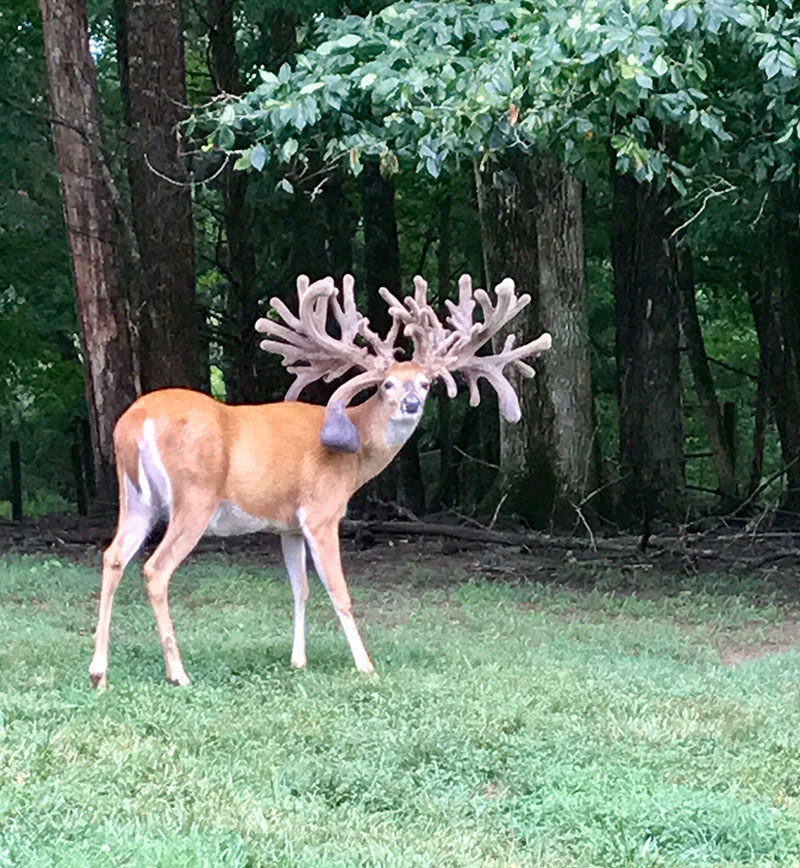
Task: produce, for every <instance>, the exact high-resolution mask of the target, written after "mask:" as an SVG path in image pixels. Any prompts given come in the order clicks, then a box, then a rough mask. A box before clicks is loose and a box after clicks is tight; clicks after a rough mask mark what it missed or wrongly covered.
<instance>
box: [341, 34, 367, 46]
mask: <svg viewBox="0 0 800 868" xmlns="http://www.w3.org/2000/svg"><path fill="white" fill-rule="evenodd" d="M359 42H361V37H360V36H359V35H358V34H357V33H345V35H344V36H340V37H339V38H338V39H337V40H336V45H337V46H338V47H339V48H353V46H355V45H358V43H359Z"/></svg>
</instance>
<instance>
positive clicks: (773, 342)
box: [746, 263, 800, 508]
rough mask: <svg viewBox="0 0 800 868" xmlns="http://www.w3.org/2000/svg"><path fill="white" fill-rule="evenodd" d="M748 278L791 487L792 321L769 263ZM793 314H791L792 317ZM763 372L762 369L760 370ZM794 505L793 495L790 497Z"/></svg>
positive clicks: (797, 387)
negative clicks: (775, 291) (788, 347)
mask: <svg viewBox="0 0 800 868" xmlns="http://www.w3.org/2000/svg"><path fill="white" fill-rule="evenodd" d="M762 266H763V267H762V268H759V269H758V270H757V271H754V272H753V273H752V274H750V275H748V277H747V279H746V287H747V294H748V298H749V300H750V309H751V310H752V313H753V320H754V322H755V326H756V333H757V335H758V345H759V352H760V354H761V365H763V368H764V371H763V373H764V378H765V382H766V393H767V395H768V398H769V404H770V406H771V409H772V411H773V413H774V416H775V426H776V428H777V429H778V439H779V441H780V444H781V459H782V461H783V464H784V466H785V467H786V475H787V488H788V489H789V491H791V490H792V488H793V486H795V485H800V480H799V479H798V474H800V466H799V465H800V460H798V456H800V424H799V423H798V420H800V379H799V378H798V376H797V371H796V369H795V368H794V366H793V365H792V364H791V358H792V355H791V353H787V352H786V351H785V346H786V331H787V329H789V330H790V329H791V322H790V321H789V322H784V321H783V315H784V314H787V316H788V313H787V312H786V311H785V310H784V309H783V306H782V298H780V297H779V298H778V300H777V301H776V299H775V297H774V295H773V290H772V287H773V283H777V282H778V281H777V280H776V278H775V274H774V272H772V271H771V270H770V267H769V265H768V264H766V263H762ZM790 319H791V318H790V317H789V320H790ZM760 373H761V372H760ZM787 506H790V508H791V499H790V498H787Z"/></svg>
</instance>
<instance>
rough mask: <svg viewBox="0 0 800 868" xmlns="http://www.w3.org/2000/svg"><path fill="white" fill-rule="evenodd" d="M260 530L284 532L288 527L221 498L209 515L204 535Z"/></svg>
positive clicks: (224, 534) (234, 533) (230, 534)
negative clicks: (252, 513)
mask: <svg viewBox="0 0 800 868" xmlns="http://www.w3.org/2000/svg"><path fill="white" fill-rule="evenodd" d="M260 530H269V531H272V532H274V533H286V531H288V530H289V527H288V525H285V524H283V523H281V522H279V521H272V520H271V519H268V518H262V517H261V516H259V515H250V513H249V512H245V511H244V510H243V509H240V508H239V507H238V506H237V505H236V504H235V503H232V502H231V501H230V500H223V501H222V503H220V505H219V506H218V507H217V509H216V512H215V513H214V515H212V516H211V521H210V522H209V523H208V527H207V528H206V530H205V533H206V536H236V535H237V534H243V533H256V532H258V531H260Z"/></svg>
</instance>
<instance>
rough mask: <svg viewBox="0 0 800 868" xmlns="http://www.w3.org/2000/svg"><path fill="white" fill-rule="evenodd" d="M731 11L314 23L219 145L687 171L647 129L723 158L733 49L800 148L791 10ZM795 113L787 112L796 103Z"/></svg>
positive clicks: (386, 15)
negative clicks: (611, 152)
mask: <svg viewBox="0 0 800 868" xmlns="http://www.w3.org/2000/svg"><path fill="white" fill-rule="evenodd" d="M780 7H781V8H780V9H779V11H777V12H775V13H774V14H770V13H769V11H768V8H767V6H766V5H765V4H761V3H757V2H744V0H743V2H734V0H703V2H693V3H692V2H687V3H676V2H663V0H649V2H640V3H633V4H620V3H617V2H613V0H596V2H593V3H582V2H581V3H577V2H576V3H572V4H564V3H559V2H555V0H549V2H542V3H533V2H524V3H517V2H509V0H502V2H497V3H467V2H461V3H424V2H401V3H395V4H392V5H391V6H388V7H386V8H385V9H383V10H381V11H380V12H379V13H377V14H374V15H370V16H367V17H366V18H360V17H356V16H349V17H347V18H343V19H328V18H322V19H321V21H320V24H319V28H318V38H319V40H321V41H319V44H318V45H317V46H316V47H315V48H314V49H312V50H309V51H305V52H303V53H301V54H299V55H297V57H296V58H295V66H294V68H291V67H290V66H289V65H288V64H285V65H284V66H282V67H281V69H280V70H279V71H278V73H277V74H274V73H272V72H268V71H263V70H262V72H261V77H262V81H261V83H260V84H258V85H257V86H256V87H255V88H254V89H253V90H252V92H250V93H249V94H247V95H246V96H245V97H243V98H242V99H240V100H233V101H231V102H229V103H228V104H227V105H225V106H224V108H222V109H221V111H218V112H217V113H216V115H215V118H214V119H215V121H216V129H215V131H214V133H213V141H214V142H215V143H216V145H218V146H219V147H222V148H224V149H234V148H236V147H237V146H238V147H240V148H241V155H240V157H239V160H238V163H237V165H238V166H239V167H240V168H246V167H249V166H252V167H253V168H256V169H258V170H260V169H262V168H263V166H264V165H265V164H266V162H267V160H268V159H275V160H277V161H279V162H282V163H288V162H290V161H292V160H293V159H295V158H296V156H297V155H298V153H299V152H302V147H301V142H307V141H308V140H309V138H311V139H312V140H313V139H315V138H316V139H317V145H318V146H322V147H324V149H325V151H326V153H327V155H328V156H329V157H330V158H339V157H340V156H341V155H343V154H349V159H350V163H351V167H352V168H353V169H354V170H355V171H357V170H358V167H359V164H360V159H361V156H362V154H379V155H381V157H382V160H383V164H384V167H385V169H386V170H388V171H392V170H393V169H394V168H396V166H397V160H398V158H400V159H403V158H413V159H415V160H416V164H417V169H418V170H424V171H427V172H428V173H429V174H431V175H433V176H434V177H436V176H438V175H439V174H440V172H441V170H442V168H443V166H444V165H445V164H447V163H448V162H451V161H453V160H457V159H459V158H463V157H481V156H483V155H485V154H486V153H487V152H488V151H494V150H498V149H502V148H508V147H522V148H532V147H540V148H541V147H548V148H553V149H555V150H557V151H559V152H561V153H562V154H563V155H564V157H565V158H566V159H567V161H568V162H572V163H575V162H578V161H580V159H581V156H582V155H585V154H586V152H587V150H589V149H591V148H592V147H593V145H592V142H593V140H594V139H596V138H599V139H601V140H602V141H604V142H606V143H609V144H610V145H611V146H612V147H613V148H614V149H615V151H616V152H617V155H618V163H619V166H620V168H621V169H622V170H626V171H633V172H635V174H636V175H637V177H639V178H641V179H650V178H652V177H654V176H656V175H663V174H665V173H666V174H668V175H669V177H670V179H671V180H672V181H673V183H675V184H676V186H678V187H679V188H681V189H682V188H683V181H682V180H681V178H682V176H685V175H686V174H688V173H689V169H688V167H686V166H684V165H682V164H680V163H678V162H676V161H674V160H673V159H672V158H671V157H670V156H669V155H668V154H667V153H665V151H664V150H663V149H662V148H659V147H658V143H657V142H656V141H654V129H653V123H659V124H662V125H670V126H676V127H678V128H680V129H681V130H682V131H683V135H684V138H686V139H689V140H693V141H696V142H698V143H699V144H701V145H703V146H704V147H707V148H710V149H715V150H718V148H719V146H720V145H721V144H724V143H727V142H730V141H731V135H730V133H729V132H728V131H727V130H726V128H725V127H726V123H727V115H726V113H725V111H724V105H723V101H722V99H721V93H720V89H721V90H722V92H723V93H724V90H725V87H726V82H725V81H724V79H722V80H720V78H719V77H718V76H717V75H715V72H716V71H715V70H714V69H713V63H714V57H715V56H716V54H717V53H718V52H719V50H720V46H723V45H730V46H732V48H731V49H730V50H734V51H736V52H737V53H738V54H739V55H740V56H741V57H742V58H743V62H744V63H746V64H750V69H751V71H752V72H751V78H753V79H754V80H755V81H758V77H757V70H758V69H761V70H762V71H763V75H762V82H761V85H760V86H761V88H762V89H763V92H764V94H765V95H766V96H768V97H769V98H770V99H771V100H772V103H774V104H771V111H772V112H773V113H774V114H775V116H776V117H777V118H779V119H780V121H781V124H782V126H784V127H785V132H783V135H782V137H781V141H782V143H783V144H785V145H788V144H790V143H791V144H792V147H793V146H794V145H793V143H794V141H795V137H794V133H795V131H796V130H797V126H796V124H797V119H798V116H797V112H796V105H795V104H794V102H793V101H792V97H793V94H794V88H795V86H796V80H795V79H796V71H797V64H798V58H800V40H798V38H797V34H798V32H800V31H799V30H798V28H800V20H799V19H798V18H797V17H796V16H794V15H792V10H791V4H790V3H782V4H780ZM795 102H796V100H795Z"/></svg>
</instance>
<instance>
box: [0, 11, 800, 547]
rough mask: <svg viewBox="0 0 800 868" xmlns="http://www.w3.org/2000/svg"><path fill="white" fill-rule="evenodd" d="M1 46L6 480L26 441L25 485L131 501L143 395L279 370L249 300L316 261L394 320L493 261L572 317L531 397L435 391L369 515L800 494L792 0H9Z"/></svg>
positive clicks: (799, 116) (540, 367) (33, 508)
mask: <svg viewBox="0 0 800 868" xmlns="http://www.w3.org/2000/svg"><path fill="white" fill-rule="evenodd" d="M0 56H1V57H2V65H3V71H4V74H3V75H2V76H0V106H2V110H1V111H0V115H1V117H0V125H2V132H3V134H2V135H1V136H0V166H2V168H0V172H1V173H2V174H0V184H1V185H2V200H1V201H0V263H2V265H1V266H0V455H3V460H2V461H0V504H1V503H2V501H4V500H11V499H13V498H14V495H15V492H16V491H18V489H19V480H18V478H17V474H16V473H15V472H12V470H13V465H14V462H13V461H11V462H9V463H8V464H7V463H6V461H5V456H7V455H13V454H14V452H15V450H16V449H17V448H18V449H19V451H20V454H21V460H20V466H21V476H22V487H23V490H24V492H25V496H26V502H25V504H24V509H25V510H26V511H27V512H33V513H35V512H44V511H50V510H67V509H73V508H75V505H76V504H77V506H78V508H79V509H80V510H81V511H85V510H87V509H89V508H90V507H91V504H92V502H94V503H95V504H97V505H98V506H100V507H102V506H103V505H107V504H109V503H110V502H111V500H112V498H113V473H112V450H111V430H112V427H113V422H114V420H115V419H116V417H117V416H118V415H119V413H120V412H121V411H122V410H123V409H124V408H125V406H127V404H128V403H129V402H130V401H131V400H133V399H134V398H135V397H136V395H137V394H139V393H141V392H142V391H149V390H151V389H154V388H159V387H163V386H171V385H180V386H190V387H194V388H201V389H204V390H206V391H210V392H211V393H212V394H214V395H215V396H216V397H218V398H220V399H221V400H227V401H231V402H254V401H264V400H277V399H280V398H281V397H282V395H283V393H284V392H285V389H286V387H287V384H288V381H289V378H288V375H287V374H286V373H285V372H284V371H283V370H282V369H281V367H280V364H279V360H278V359H277V358H274V357H270V356H269V355H267V354H266V353H263V352H261V351H260V350H258V346H257V339H256V338H257V336H256V333H255V331H254V329H253V323H254V322H255V320H256V318H257V317H258V316H260V315H263V314H264V313H265V311H266V307H267V303H268V299H269V298H270V297H271V296H273V295H276V296H278V297H280V298H283V299H286V300H287V301H289V302H290V303H291V300H292V299H293V298H294V295H295V290H294V282H295V279H296V277H297V275H298V274H300V273H305V274H309V275H310V276H311V277H312V278H313V277H321V276H324V275H326V274H333V275H334V276H335V277H336V278H337V279H340V278H341V276H342V275H343V274H345V273H348V272H351V273H353V274H355V276H356V286H357V289H358V292H359V302H360V306H361V308H362V310H364V311H365V312H366V313H367V314H368V315H369V317H370V320H371V322H372V324H373V326H374V327H377V328H378V329H379V330H381V329H383V328H385V327H386V317H387V315H386V311H385V308H384V306H383V302H382V301H381V300H380V299H379V296H378V294H377V289H378V287H380V286H382V285H385V286H387V287H389V288H390V289H391V290H392V291H394V292H398V291H400V290H404V291H409V290H410V288H411V278H412V276H413V275H414V274H416V273H421V274H423V275H424V276H426V278H427V279H428V281H429V283H430V289H431V294H432V296H433V298H434V299H435V303H436V304H437V305H439V306H442V307H443V300H444V299H445V298H447V297H453V294H454V292H455V288H456V284H457V280H458V276H459V275H460V274H462V273H464V272H467V273H471V274H472V275H474V277H475V279H476V282H477V283H480V284H482V285H488V286H490V287H491V286H494V285H495V284H496V283H497V282H499V280H500V279H502V278H503V277H505V276H511V277H513V278H514V280H515V281H516V282H517V285H518V287H519V290H520V291H524V292H529V293H531V295H532V296H533V302H532V304H531V305H530V306H529V307H528V308H527V309H526V311H525V312H524V313H523V314H522V315H521V317H520V318H519V320H518V321H517V322H515V324H514V330H515V331H517V332H518V333H519V334H521V335H522V336H524V337H526V338H528V339H530V338H532V337H534V336H536V335H538V334H539V333H540V332H541V331H543V330H545V329H546V330H547V331H549V332H551V333H552V335H553V349H552V351H551V352H550V353H548V354H547V355H546V357H543V358H542V359H540V360H539V361H538V362H537V363H536V367H537V371H538V375H537V377H536V378H535V379H534V380H533V381H525V382H522V383H520V384H519V388H520V390H521V392H522V404H523V421H522V422H521V423H520V424H519V425H517V426H513V427H512V426H507V425H506V424H505V423H501V421H500V420H499V418H498V413H497V406H496V401H493V399H492V395H491V394H490V392H491V390H487V391H486V393H484V394H483V395H482V401H481V404H480V406H479V407H477V408H471V407H469V405H468V401H467V396H466V395H461V396H459V398H458V399H456V400H454V401H450V400H449V399H448V398H447V397H446V395H445V393H444V391H443V390H441V391H440V392H439V391H437V393H436V399H435V400H434V401H433V402H432V403H433V407H430V406H429V409H428V411H427V414H426V417H425V420H424V422H423V425H422V427H421V430H420V432H419V434H418V435H417V436H416V438H415V439H414V440H413V441H412V442H411V443H410V444H409V445H408V446H407V447H406V448H405V449H404V451H403V453H401V458H400V459H399V460H398V462H396V464H395V465H394V466H393V468H392V469H391V470H390V471H387V473H386V474H384V476H382V477H381V478H380V479H379V480H377V481H376V482H375V483H374V484H373V487H372V489H371V491H370V492H369V493H368V494H369V498H362V500H361V501H360V503H359V508H360V509H367V508H369V505H370V503H371V504H373V505H374V504H375V503H380V502H382V503H393V504H398V505H400V506H401V507H402V508H403V509H404V510H410V511H411V512H413V513H414V514H416V515H423V514H428V513H432V512H439V511H442V510H453V511H455V512H457V513H459V514H462V515H463V514H469V515H479V516H480V515H488V516H495V517H496V516H497V515H499V514H501V513H502V514H505V515H507V516H509V517H513V518H514V519H516V520H522V521H524V522H526V523H528V524H530V525H532V526H544V527H549V526H559V527H568V528H572V527H584V526H587V525H592V526H594V527H600V526H611V527H618V526H632V527H635V528H637V529H638V528H641V529H643V530H644V532H645V533H647V531H648V529H649V527H650V526H651V523H656V524H658V523H674V522H681V521H685V520H687V519H689V518H693V517H696V516H698V515H702V514H706V513H709V512H726V513H729V514H730V513H731V512H735V513H738V514H745V513H746V512H747V511H752V510H753V509H759V510H762V509H764V508H769V509H771V510H773V511H775V514H780V515H783V516H791V515H793V514H796V513H797V512H798V509H799V508H800V183H799V179H798V164H797V151H798V146H800V112H798V96H799V95H800V88H799V87H798V79H797V69H798V61H799V60H800V16H798V15H797V14H796V13H794V12H793V9H792V4H791V2H788V0H780V2H733V0H705V2H697V0H695V2H691V0H690V2H681V0H677V2H676V0H669V2H656V0H642V2H631V3H619V2H609V0H595V2H577V0H571V2H559V3H556V2H536V3H534V2H521V3H511V2H504V0H503V2H497V3H395V4H386V3H380V2H379V3H372V2H363V3H359V2H353V3H350V4H341V3H334V2H316V3H315V2H298V3H294V4H287V3H271V2H254V0H205V2H192V3H185V4H183V6H182V7H181V3H180V2H178V0H159V2H144V0H115V2H114V3H113V4H112V3H88V4H87V3H85V2H83V0H41V3H40V6H39V7H37V6H36V4H35V3H34V2H29V0H9V2H6V3H5V4H4V6H3V10H2V11H0ZM325 394H326V393H325V391H324V389H318V390H314V391H313V393H311V394H310V395H309V398H310V399H311V400H317V401H321V400H324V398H325ZM14 444H19V446H18V447H16V446H14ZM6 468H8V469H6ZM9 509H10V507H9Z"/></svg>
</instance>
